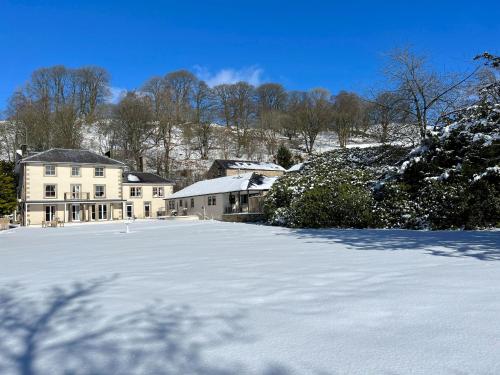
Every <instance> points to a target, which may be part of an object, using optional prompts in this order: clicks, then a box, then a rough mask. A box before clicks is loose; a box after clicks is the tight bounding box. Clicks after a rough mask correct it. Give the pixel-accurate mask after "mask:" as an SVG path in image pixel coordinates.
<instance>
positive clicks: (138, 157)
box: [115, 91, 155, 170]
mask: <svg viewBox="0 0 500 375" xmlns="http://www.w3.org/2000/svg"><path fill="white" fill-rule="evenodd" d="M153 119H154V117H153V111H152V104H151V100H150V99H149V97H147V96H143V95H142V96H141V95H138V94H137V93H136V92H133V91H132V92H128V93H127V94H126V96H125V97H124V98H123V99H122V100H121V101H120V102H119V103H118V105H117V106H116V109H115V126H116V127H117V128H116V129H117V133H118V136H119V139H120V141H121V146H122V147H121V148H122V149H123V150H126V151H127V152H128V154H129V156H130V159H131V161H132V162H133V166H134V168H136V169H139V170H141V169H142V168H143V164H142V158H143V156H144V154H145V151H146V150H148V149H149V148H151V147H152V142H151V138H152V136H153V134H154V130H155V127H154V124H153Z"/></svg>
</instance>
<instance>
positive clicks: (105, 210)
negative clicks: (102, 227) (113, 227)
mask: <svg viewBox="0 0 500 375" xmlns="http://www.w3.org/2000/svg"><path fill="white" fill-rule="evenodd" d="M104 213H105V214H106V216H104V215H103V214H104ZM97 220H108V205H107V204H98V205H97Z"/></svg>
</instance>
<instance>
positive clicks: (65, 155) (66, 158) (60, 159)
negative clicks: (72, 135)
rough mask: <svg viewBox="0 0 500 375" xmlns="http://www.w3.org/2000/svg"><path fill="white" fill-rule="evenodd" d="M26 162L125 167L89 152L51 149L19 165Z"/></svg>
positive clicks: (26, 158)
mask: <svg viewBox="0 0 500 375" xmlns="http://www.w3.org/2000/svg"><path fill="white" fill-rule="evenodd" d="M27 162H43V163H74V164H104V165H119V166H124V165H125V164H124V163H122V162H121V161H118V160H114V159H111V158H108V157H106V156H104V155H100V154H97V153H95V152H93V151H90V150H79V149H66V148H52V149H50V150H46V151H42V152H38V153H36V154H34V155H30V156H27V157H25V158H24V159H22V160H21V163H27Z"/></svg>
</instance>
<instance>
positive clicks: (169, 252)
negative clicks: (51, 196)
mask: <svg viewBox="0 0 500 375" xmlns="http://www.w3.org/2000/svg"><path fill="white" fill-rule="evenodd" d="M130 229H131V233H128V234H127V233H125V225H124V224H123V223H113V224H109V225H99V224H95V225H80V226H67V227H65V228H44V229H42V228H19V229H17V230H14V231H4V232H2V233H0V374H2V375H9V374H30V375H38V374H44V375H45V374H50V375H59V374H82V375H90V374H98V375H104V374H209V375H216V374H217V375H218V374H221V375H223V374H262V375H288V374H321V375H327V374H331V375H334V374H492V375H493V374H500V232H486V231H485V232H479V231H478V232H416V231H398V230H290V229H285V228H276V227H266V226H259V225H249V224H233V223H220V222H210V221H209V222H161V221H158V222H156V221H147V222H135V223H133V224H132V225H131V228H130Z"/></svg>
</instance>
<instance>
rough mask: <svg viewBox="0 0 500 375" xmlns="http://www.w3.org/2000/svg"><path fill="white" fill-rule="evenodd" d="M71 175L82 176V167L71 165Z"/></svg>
mask: <svg viewBox="0 0 500 375" xmlns="http://www.w3.org/2000/svg"><path fill="white" fill-rule="evenodd" d="M71 177H80V167H76V166H73V167H71Z"/></svg>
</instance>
